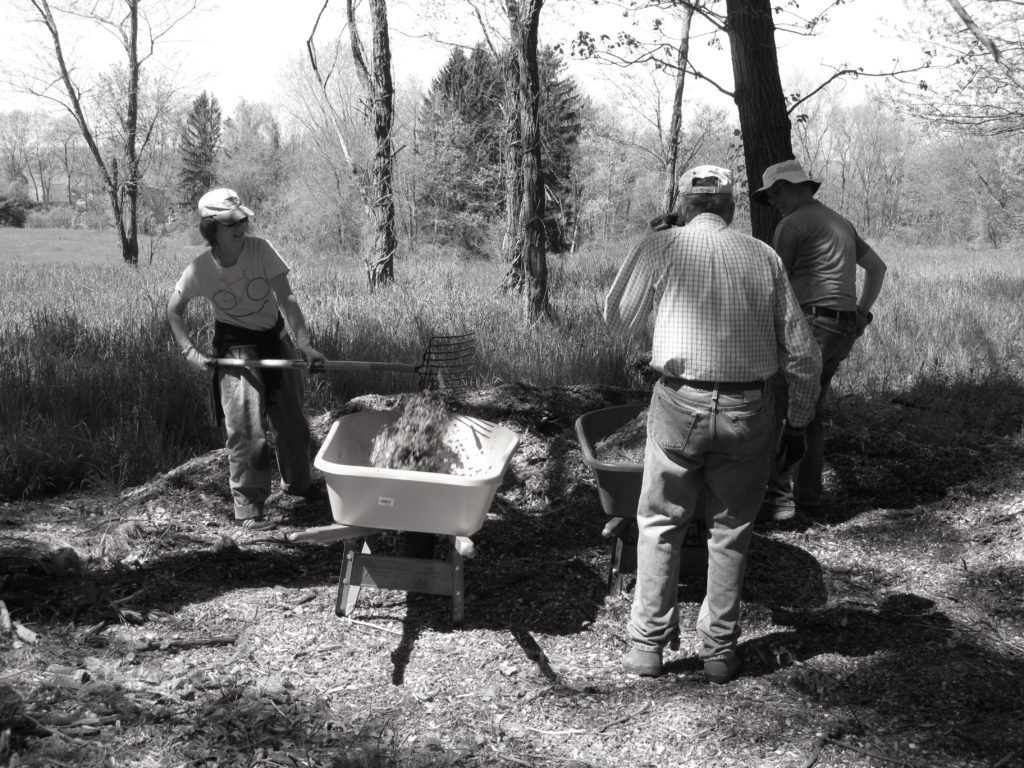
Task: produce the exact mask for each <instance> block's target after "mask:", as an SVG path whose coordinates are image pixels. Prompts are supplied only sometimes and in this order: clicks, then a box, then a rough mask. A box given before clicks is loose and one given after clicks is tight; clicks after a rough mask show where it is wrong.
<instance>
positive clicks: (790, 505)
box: [757, 499, 796, 523]
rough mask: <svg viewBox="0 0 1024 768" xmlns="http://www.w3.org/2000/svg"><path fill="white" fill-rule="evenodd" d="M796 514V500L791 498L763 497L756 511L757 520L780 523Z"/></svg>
mask: <svg viewBox="0 0 1024 768" xmlns="http://www.w3.org/2000/svg"><path fill="white" fill-rule="evenodd" d="M795 516H796V502H794V501H793V500H792V499H765V500H764V501H763V502H761V509H760V510H759V511H758V513H757V520H758V522H772V523H781V522H783V521H784V520H792V519H793V518H794V517H795Z"/></svg>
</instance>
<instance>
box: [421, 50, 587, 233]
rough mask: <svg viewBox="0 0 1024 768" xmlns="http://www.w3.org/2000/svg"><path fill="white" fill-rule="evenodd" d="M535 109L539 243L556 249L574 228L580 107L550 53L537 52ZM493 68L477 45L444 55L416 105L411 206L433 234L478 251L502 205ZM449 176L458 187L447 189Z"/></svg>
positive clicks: (498, 92) (498, 84) (498, 90)
mask: <svg viewBox="0 0 1024 768" xmlns="http://www.w3.org/2000/svg"><path fill="white" fill-rule="evenodd" d="M539 58H540V61H539V62H538V63H539V67H540V77H541V91H542V101H541V106H540V111H541V116H540V123H541V127H540V130H541V140H542V142H543V145H542V154H543V157H544V165H545V171H544V184H545V189H546V193H547V199H548V202H549V204H548V215H547V216H546V217H545V228H546V232H547V240H548V243H547V246H548V250H550V251H560V250H563V249H564V248H565V246H566V244H567V240H569V239H571V238H570V233H571V232H572V230H573V227H574V223H575V216H576V214H575V211H576V208H577V204H578V197H579V195H580V194H581V190H580V188H579V185H578V184H574V182H573V172H572V171H573V165H574V163H575V160H576V157H577V153H578V143H579V136H580V132H581V130H582V125H583V120H584V115H585V113H586V110H587V109H588V105H587V102H586V100H585V99H584V97H583V96H582V95H581V93H580V90H579V88H578V87H577V85H576V83H575V81H573V80H572V79H571V78H570V77H568V76H567V75H566V74H565V64H564V61H563V60H562V58H561V56H560V55H559V54H558V53H557V52H556V51H555V50H554V49H552V48H550V47H547V48H544V49H543V50H542V51H540V53H539ZM503 78H504V74H503V72H502V68H501V64H500V62H498V61H497V60H496V59H495V58H494V56H493V55H492V54H491V53H490V52H489V51H488V50H487V49H486V48H484V47H483V46H477V47H476V48H474V49H473V51H472V52H470V53H469V54H468V55H467V54H466V53H465V52H464V51H462V50H461V49H456V50H453V51H452V54H451V56H449V58H448V61H447V62H445V65H444V66H443V67H442V68H441V71H440V72H439V73H438V74H437V76H436V77H435V78H434V80H433V82H432V83H431V86H430V90H429V91H428V93H427V95H426V97H425V98H424V101H423V106H422V108H421V122H422V125H423V132H422V134H421V141H420V142H418V146H417V152H418V153H419V154H420V155H421V158H422V162H423V169H424V183H423V184H422V185H421V187H420V189H419V190H418V192H419V199H418V201H417V207H418V209H419V210H421V211H422V212H424V213H426V214H427V218H428V219H429V220H432V223H433V230H434V231H435V232H436V233H437V235H438V236H439V237H443V238H444V239H446V240H449V241H452V242H455V243H457V244H458V245H460V246H462V247H464V248H466V249H468V250H470V251H476V250H481V249H482V248H483V247H484V245H485V242H486V237H487V230H488V229H489V228H490V225H491V224H492V223H493V222H494V220H495V219H496V218H498V217H499V215H500V213H501V211H502V208H503V206H504V204H505V198H504V182H503V176H504V173H505V170H504V167H503V164H502V151H503V148H502V140H503V131H504V126H505V119H504V116H503V114H502V107H503V99H504V90H505V84H504V82H503ZM452 179H462V180H463V181H462V183H460V184H458V185H455V184H452V182H451V180H452Z"/></svg>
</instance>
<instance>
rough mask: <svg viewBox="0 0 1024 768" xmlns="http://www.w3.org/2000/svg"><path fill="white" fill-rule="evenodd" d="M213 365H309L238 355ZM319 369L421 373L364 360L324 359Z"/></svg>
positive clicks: (411, 367)
mask: <svg viewBox="0 0 1024 768" xmlns="http://www.w3.org/2000/svg"><path fill="white" fill-rule="evenodd" d="M213 365H214V366H216V367H219V368H299V369H306V368H309V366H308V365H307V364H306V361H305V360H243V359H241V358H237V357H218V358H214V359H213ZM310 370H311V372H312V373H317V372H318V371H398V372H400V373H419V370H418V366H415V365H410V364H408V363H377V362H364V361H362V360H324V361H323V362H322V363H317V364H316V365H314V366H313V367H312V368H311V369H310Z"/></svg>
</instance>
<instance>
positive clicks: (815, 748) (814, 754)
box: [800, 736, 828, 768]
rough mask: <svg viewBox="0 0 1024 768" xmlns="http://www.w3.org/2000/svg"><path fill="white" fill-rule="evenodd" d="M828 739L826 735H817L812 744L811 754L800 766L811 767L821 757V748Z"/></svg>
mask: <svg viewBox="0 0 1024 768" xmlns="http://www.w3.org/2000/svg"><path fill="white" fill-rule="evenodd" d="M826 741H828V739H826V738H825V737H824V736H817V737H815V739H814V742H813V743H812V744H811V756H810V757H808V758H807V760H806V761H805V762H804V764H803V765H801V766H800V768H811V766H813V765H814V764H815V763H816V762H818V759H819V758H820V757H821V750H822V748H823V747H824V746H825V742H826Z"/></svg>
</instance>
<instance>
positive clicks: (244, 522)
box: [235, 515, 277, 531]
mask: <svg viewBox="0 0 1024 768" xmlns="http://www.w3.org/2000/svg"><path fill="white" fill-rule="evenodd" d="M235 525H237V526H238V527H239V528H244V529H245V530H247V531H272V530H274V529H275V528H277V523H275V522H274V521H273V520H271V519H270V518H268V517H264V516H262V515H261V516H260V517H243V518H241V519H239V518H237V517H236V518H235Z"/></svg>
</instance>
